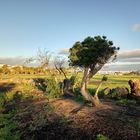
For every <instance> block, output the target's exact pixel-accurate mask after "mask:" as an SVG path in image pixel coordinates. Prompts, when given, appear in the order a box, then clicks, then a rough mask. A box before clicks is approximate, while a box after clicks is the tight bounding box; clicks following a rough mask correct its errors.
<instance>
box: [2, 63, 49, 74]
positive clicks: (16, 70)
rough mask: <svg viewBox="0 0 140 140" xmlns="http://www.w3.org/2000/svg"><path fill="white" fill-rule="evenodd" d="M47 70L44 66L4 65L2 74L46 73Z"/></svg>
mask: <svg viewBox="0 0 140 140" xmlns="http://www.w3.org/2000/svg"><path fill="white" fill-rule="evenodd" d="M46 72H47V70H45V69H43V68H42V67H26V66H13V67H12V66H8V65H6V64H5V65H3V66H2V67H1V68H0V73H1V74H45V73H46Z"/></svg>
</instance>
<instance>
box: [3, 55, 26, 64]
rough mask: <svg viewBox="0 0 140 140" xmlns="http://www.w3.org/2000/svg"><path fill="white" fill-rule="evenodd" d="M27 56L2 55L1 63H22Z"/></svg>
mask: <svg viewBox="0 0 140 140" xmlns="http://www.w3.org/2000/svg"><path fill="white" fill-rule="evenodd" d="M25 60H26V58H24V57H21V56H17V57H0V64H8V65H22V64H23V63H24V62H25Z"/></svg>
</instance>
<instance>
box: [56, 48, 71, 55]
mask: <svg viewBox="0 0 140 140" xmlns="http://www.w3.org/2000/svg"><path fill="white" fill-rule="evenodd" d="M68 53H69V49H68V48H63V49H61V50H59V52H58V54H62V55H68Z"/></svg>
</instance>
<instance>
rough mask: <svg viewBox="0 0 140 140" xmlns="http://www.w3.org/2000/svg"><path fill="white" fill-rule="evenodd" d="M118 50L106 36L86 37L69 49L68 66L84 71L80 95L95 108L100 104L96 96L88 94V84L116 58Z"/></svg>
mask: <svg viewBox="0 0 140 140" xmlns="http://www.w3.org/2000/svg"><path fill="white" fill-rule="evenodd" d="M118 50H119V48H117V47H115V46H114V45H113V42H112V41H110V40H108V39H107V38H106V36H102V37H101V36H95V37H94V38H93V37H87V38H85V39H84V41H82V42H79V41H78V42H76V43H75V44H74V45H73V47H72V48H70V49H69V52H70V55H69V59H70V65H72V66H79V67H82V68H83V70H84V73H83V78H82V81H81V94H82V95H83V96H84V98H85V99H86V100H88V101H91V102H92V103H93V105H95V106H99V105H100V104H101V103H100V101H99V99H98V96H96V94H95V95H94V96H91V95H90V94H89V92H88V90H87V85H88V82H89V81H90V79H91V78H92V77H93V76H94V75H95V74H96V73H97V72H98V71H99V70H100V69H101V68H102V67H103V66H104V65H105V64H106V63H107V62H108V61H110V60H114V59H115V58H116V56H117V52H118ZM103 80H104V78H103ZM103 80H102V81H103Z"/></svg>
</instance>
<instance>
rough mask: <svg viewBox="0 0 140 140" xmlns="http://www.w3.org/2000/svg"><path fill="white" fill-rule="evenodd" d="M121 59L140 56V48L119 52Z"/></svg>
mask: <svg viewBox="0 0 140 140" xmlns="http://www.w3.org/2000/svg"><path fill="white" fill-rule="evenodd" d="M118 58H119V59H128V58H129V59H130V58H133V59H134V58H140V49H134V50H128V51H123V52H120V53H119V54H118Z"/></svg>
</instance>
